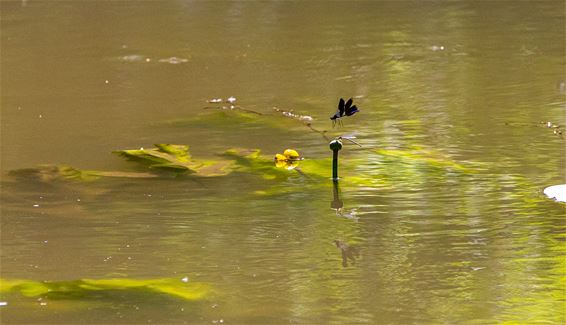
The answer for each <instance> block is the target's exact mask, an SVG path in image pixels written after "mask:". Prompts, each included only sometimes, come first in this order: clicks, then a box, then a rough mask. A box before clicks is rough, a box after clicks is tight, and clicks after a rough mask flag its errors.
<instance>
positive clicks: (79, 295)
mask: <svg viewBox="0 0 566 325" xmlns="http://www.w3.org/2000/svg"><path fill="white" fill-rule="evenodd" d="M116 292H120V293H121V294H132V295H136V294H164V295H168V296H171V297H176V298H180V299H183V300H201V299H204V298H205V297H207V296H208V295H209V294H211V293H212V288H211V286H210V285H208V284H206V283H200V282H184V281H182V280H181V279H170V278H165V279H147V280H138V279H126V278H111V279H80V280H72V281H33V280H7V279H0V293H2V294H8V293H19V294H21V295H22V296H24V297H27V298H37V297H42V298H43V297H45V298H50V299H93V298H108V297H111V296H112V295H113V294H114V293H116Z"/></svg>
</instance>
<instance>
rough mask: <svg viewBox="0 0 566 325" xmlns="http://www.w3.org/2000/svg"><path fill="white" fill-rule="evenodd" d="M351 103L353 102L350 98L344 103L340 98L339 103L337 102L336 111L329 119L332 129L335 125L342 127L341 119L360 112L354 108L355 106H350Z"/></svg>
mask: <svg viewBox="0 0 566 325" xmlns="http://www.w3.org/2000/svg"><path fill="white" fill-rule="evenodd" d="M353 102H354V100H353V99H352V98H350V99H348V101H346V102H345V101H344V98H340V101H339V102H338V111H337V112H336V113H335V114H334V115H332V116H331V117H330V119H331V120H332V126H333V127H334V126H335V125H336V123H339V124H340V125H342V120H341V118H342V117H344V116H352V115H354V114H356V113H357V112H359V111H360V110H359V109H358V108H357V107H356V105H354V106H352V103H353Z"/></svg>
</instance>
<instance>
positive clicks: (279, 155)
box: [275, 153, 288, 162]
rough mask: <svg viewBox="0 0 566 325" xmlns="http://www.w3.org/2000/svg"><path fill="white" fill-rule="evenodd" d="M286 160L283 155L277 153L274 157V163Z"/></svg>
mask: <svg viewBox="0 0 566 325" xmlns="http://www.w3.org/2000/svg"><path fill="white" fill-rule="evenodd" d="M287 159H288V158H287V157H285V156H284V155H282V154H280V153H278V154H276V155H275V161H276V162H285V161H286V160H287Z"/></svg>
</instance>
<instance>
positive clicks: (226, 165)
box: [114, 143, 234, 177]
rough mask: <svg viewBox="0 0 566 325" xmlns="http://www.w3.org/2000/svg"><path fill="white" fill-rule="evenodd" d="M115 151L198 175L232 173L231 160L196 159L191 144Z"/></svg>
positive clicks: (207, 175)
mask: <svg viewBox="0 0 566 325" xmlns="http://www.w3.org/2000/svg"><path fill="white" fill-rule="evenodd" d="M114 153H116V154H118V155H120V156H123V157H126V158H128V159H130V160H134V161H138V162H141V163H144V164H146V165H148V166H149V167H150V168H158V169H166V170H170V171H176V172H180V173H186V174H194V175H196V176H203V177H213V176H223V175H227V174H230V173H231V172H232V170H233V167H234V166H233V163H232V162H230V161H215V160H202V161H199V160H195V159H193V158H192V157H191V155H190V153H189V146H186V145H179V144H161V143H160V144H155V148H151V149H130V150H118V151H114Z"/></svg>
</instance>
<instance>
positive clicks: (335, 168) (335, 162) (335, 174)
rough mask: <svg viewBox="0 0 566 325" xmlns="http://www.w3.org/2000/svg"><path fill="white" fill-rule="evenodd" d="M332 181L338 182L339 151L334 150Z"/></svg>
mask: <svg viewBox="0 0 566 325" xmlns="http://www.w3.org/2000/svg"><path fill="white" fill-rule="evenodd" d="M332 179H333V180H335V181H337V180H338V150H332Z"/></svg>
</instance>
